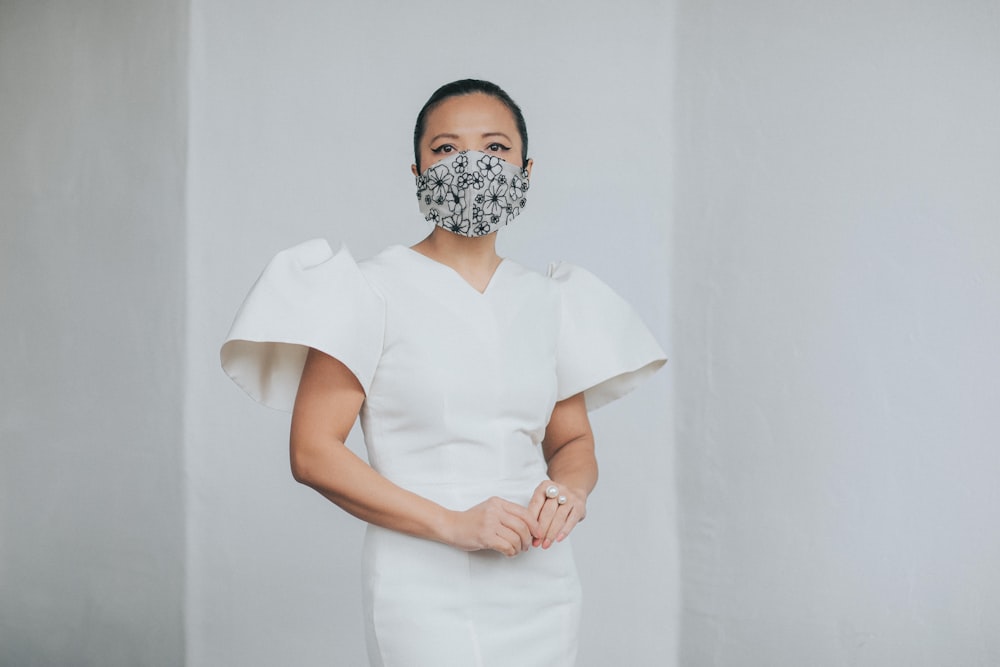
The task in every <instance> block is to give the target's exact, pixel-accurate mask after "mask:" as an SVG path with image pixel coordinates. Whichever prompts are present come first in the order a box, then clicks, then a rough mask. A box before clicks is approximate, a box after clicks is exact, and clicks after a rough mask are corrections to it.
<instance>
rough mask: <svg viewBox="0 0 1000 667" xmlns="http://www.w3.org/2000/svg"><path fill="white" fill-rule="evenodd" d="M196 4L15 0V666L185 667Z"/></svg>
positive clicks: (6, 422) (3, 6) (7, 409)
mask: <svg viewBox="0 0 1000 667" xmlns="http://www.w3.org/2000/svg"><path fill="white" fill-rule="evenodd" d="M186 34H187V16H186V11H185V9H184V5H183V4H182V3H179V2H168V1H164V2H146V3H141V4H138V3H131V2H102V3H66V2H3V3H0V146H2V149H0V664H2V665H10V666H12V667H14V666H16V667H24V666H26V665H33V666H42V665H95V666H97V665H99V666H101V667H113V666H118V665H121V666H129V667H132V666H135V665H176V664H180V662H181V661H182V659H183V651H184V637H183V622H182V611H183V610H182V593H183V581H182V579H183V576H182V575H183V565H184V560H183V556H184V550H183V537H184V536H183V529H182V528H183V508H184V505H183V493H182V478H181V452H182V449H181V436H182V428H181V407H182V400H181V396H182V380H183V376H182V375H183V374H182V372H181V369H182V364H181V360H182V358H183V355H182V349H183V335H184V329H183V318H184V302H183V297H184V293H183V287H184V281H183V275H184V224H183V213H184V211H183V187H184V147H185V139H184V135H185V118H186V110H185V106H186V102H185V97H184V91H185V58H186V51H187V44H186Z"/></svg>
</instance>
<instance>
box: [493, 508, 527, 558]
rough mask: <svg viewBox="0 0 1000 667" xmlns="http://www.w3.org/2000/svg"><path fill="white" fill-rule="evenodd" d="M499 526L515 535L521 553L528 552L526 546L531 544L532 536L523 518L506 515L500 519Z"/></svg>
mask: <svg viewBox="0 0 1000 667" xmlns="http://www.w3.org/2000/svg"><path fill="white" fill-rule="evenodd" d="M521 509H524V508H523V507H522V508H521ZM500 524H501V525H502V526H504V527H505V528H507V529H509V530H512V531H513V532H514V533H515V534H516V535H517V537H518V541H517V544H518V546H519V548H520V550H521V551H527V550H528V546H529V545H531V544H532V541H533V535H532V534H531V526H530V525H529V524H528V522H526V521H525V520H524V517H521V516H518V515H516V514H507V515H505V516H502V517H500Z"/></svg>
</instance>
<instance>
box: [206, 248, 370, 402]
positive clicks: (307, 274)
mask: <svg viewBox="0 0 1000 667" xmlns="http://www.w3.org/2000/svg"><path fill="white" fill-rule="evenodd" d="M384 330H385V304H384V302H383V300H382V297H381V295H379V293H378V292H376V291H375V290H374V289H373V288H372V287H371V285H369V283H368V281H367V280H366V279H365V277H364V275H363V274H362V273H361V270H360V269H359V268H358V265H357V264H356V263H355V262H354V258H353V257H351V253H350V252H349V251H348V250H347V248H344V247H342V248H341V249H340V251H339V252H337V253H336V254H334V253H333V251H332V250H331V248H330V245H329V244H328V243H327V242H326V241H325V240H323V239H315V240H312V241H307V242H305V243H303V244H301V245H297V246H295V247H293V248H290V249H288V250H285V251H283V252H280V253H278V254H277V255H276V256H275V257H274V259H272V260H271V262H270V263H269V264H268V265H267V267H266V268H265V269H264V272H263V273H262V274H261V276H260V278H258V279H257V282H256V283H255V284H254V286H253V288H251V290H250V294H248V295H247V298H246V300H245V301H244V302H243V305H242V306H241V307H240V309H239V311H238V312H237V314H236V319H235V320H234V322H233V326H232V328H231V329H230V330H229V335H228V336H227V337H226V342H225V343H224V344H223V345H222V350H221V352H220V357H221V360H222V368H223V370H225V372H226V374H227V375H229V377H230V378H232V380H233V381H234V382H235V383H236V384H237V385H239V386H240V387H241V388H242V389H243V390H244V391H246V393H247V394H249V395H250V396H251V397H252V398H253V399H254V400H256V401H258V402H260V403H262V404H263V405H266V406H268V407H271V408H276V409H278V410H287V411H291V410H292V407H293V405H294V404H295V394H296V392H297V391H298V386H299V379H300V377H301V376H302V368H303V366H304V365H305V361H306V355H307V354H308V352H309V348H310V347H312V348H316V349H317V350H320V351H322V352H325V353H326V354H329V355H330V356H332V357H334V358H336V359H337V360H339V361H340V362H341V363H343V364H344V365H345V366H347V368H348V369H350V371H351V372H352V373H353V374H354V376H355V377H357V379H358V382H360V383H361V387H362V388H363V389H364V391H365V393H366V394H367V393H368V388H369V387H370V386H371V382H372V377H373V376H374V374H375V367H376V366H377V365H378V361H379V357H380V356H381V354H382V341H383V334H384Z"/></svg>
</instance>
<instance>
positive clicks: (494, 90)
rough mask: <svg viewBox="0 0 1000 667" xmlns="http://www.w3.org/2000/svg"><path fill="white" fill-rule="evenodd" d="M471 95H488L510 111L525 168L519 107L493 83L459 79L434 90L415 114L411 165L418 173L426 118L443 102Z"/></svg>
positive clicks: (525, 133) (523, 126)
mask: <svg viewBox="0 0 1000 667" xmlns="http://www.w3.org/2000/svg"><path fill="white" fill-rule="evenodd" d="M473 93H482V94H483V95H489V96H490V97H493V98H495V99H498V100H500V101H501V102H502V103H503V105H504V106H505V107H507V109H508V110H509V111H510V113H511V115H512V116H514V123H515V125H517V133H518V134H519V135H521V166H522V167H524V166H527V164H528V126H527V125H526V124H525V122H524V114H522V113H521V107H519V106H517V103H516V102H514V100H513V99H511V97H510V95H508V94H507V92H506V91H505V90H504V89H503V88H501V87H500V86H498V85H496V84H495V83H491V82H489V81H482V80H480V79H461V80H459V81H452V82H451V83H446V84H444V85H443V86H441V87H440V88H438V89H437V90H435V91H434V94H433V95H431V96H430V98H429V99H428V100H427V102H425V103H424V106H423V108H422V109H420V113H419V114H417V124H416V126H414V128H413V163H414V164H415V165H417V172H418V173H420V172H422V171H423V166H422V165H421V164H420V140H421V139H423V138H424V132H425V131H426V130H427V116H428V115H429V114H430V112H431V111H434V109H435V108H437V106H438V105H439V104H441V103H442V102H444V101H445V100H447V99H449V98H452V97H459V96H461V95H472V94H473Z"/></svg>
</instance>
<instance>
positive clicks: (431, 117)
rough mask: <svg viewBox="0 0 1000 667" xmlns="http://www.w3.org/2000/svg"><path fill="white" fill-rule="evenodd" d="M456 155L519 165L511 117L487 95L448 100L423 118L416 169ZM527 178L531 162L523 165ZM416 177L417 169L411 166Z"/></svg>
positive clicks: (518, 147)
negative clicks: (474, 155) (465, 153)
mask: <svg viewBox="0 0 1000 667" xmlns="http://www.w3.org/2000/svg"><path fill="white" fill-rule="evenodd" d="M458 151H482V152H483V153H487V154H489V155H496V156H497V157H499V158H500V159H501V160H504V161H506V162H510V163H511V164H513V165H516V166H520V165H521V135H520V134H518V132H517V124H516V123H515V122H514V115H513V114H511V112H510V110H509V109H508V108H507V107H506V106H504V103H503V102H501V101H500V100H498V99H497V98H495V97H492V96H490V95H484V94H483V93H472V94H469V95H458V96H456V97H449V98H448V99H446V100H444V101H443V102H441V103H440V104H438V105H437V107H436V108H435V109H434V110H433V111H431V112H430V113H429V114H428V115H427V124H426V127H425V129H424V136H423V137H421V138H420V168H421V170H424V171H426V170H427V168H428V167H430V166H431V165H433V164H434V163H435V162H438V161H439V160H443V159H444V158H446V157H448V156H449V155H452V154H454V153H456V152H458ZM525 168H526V169H527V170H528V174H529V175H530V174H531V160H528V163H527V164H526V165H525ZM410 170H411V171H412V172H413V175H414V176H419V175H420V173H419V171H418V170H417V165H415V164H414V165H411V167H410Z"/></svg>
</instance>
